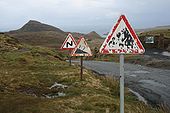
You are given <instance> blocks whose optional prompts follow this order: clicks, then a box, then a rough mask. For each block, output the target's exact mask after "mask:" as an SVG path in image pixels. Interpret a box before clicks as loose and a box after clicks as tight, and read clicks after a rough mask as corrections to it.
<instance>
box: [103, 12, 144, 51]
mask: <svg viewBox="0 0 170 113" xmlns="http://www.w3.org/2000/svg"><path fill="white" fill-rule="evenodd" d="M144 52H145V49H144V47H143V46H142V44H141V42H140V40H139V38H138V37H137V35H136V34H135V32H134V30H133V29H132V27H131V26H130V24H129V22H128V20H127V19H126V17H125V16H124V15H121V16H120V18H119V20H118V22H117V23H116V25H115V26H113V28H112V29H111V31H110V33H109V34H108V36H107V37H106V39H105V41H104V43H103V44H102V46H101V48H100V53H102V54H142V53H144Z"/></svg>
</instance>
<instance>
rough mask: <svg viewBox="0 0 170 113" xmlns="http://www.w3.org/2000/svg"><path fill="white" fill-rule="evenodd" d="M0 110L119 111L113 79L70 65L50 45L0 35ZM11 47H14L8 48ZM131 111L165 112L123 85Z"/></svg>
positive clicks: (29, 112) (3, 112) (46, 112)
mask: <svg viewBox="0 0 170 113" xmlns="http://www.w3.org/2000/svg"><path fill="white" fill-rule="evenodd" d="M0 44H1V48H2V47H3V48H4V49H1V50H0V64H1V66H0V105H1V106H0V112H1V113H78V112H79V113H94V112H96V113H105V111H106V109H108V110H109V111H110V112H116V113H117V112H119V96H118V94H119V86H118V84H119V83H118V82H117V81H116V80H114V81H113V79H109V78H102V77H96V76H94V75H93V74H92V73H91V72H89V71H87V70H84V75H83V81H80V77H79V67H78V66H76V65H74V66H71V67H70V66H69V64H68V63H67V62H65V61H62V60H61V59H60V56H59V53H57V52H56V51H55V50H53V49H48V48H42V47H36V46H34V47H32V46H28V45H24V44H20V43H18V41H17V40H15V39H13V38H10V37H8V36H5V35H0ZM11 48H14V49H11ZM125 95H126V96H125V108H126V111H127V112H130V113H141V112H143V113H144V112H145V113H165V112H163V111H160V110H159V109H158V110H157V109H154V108H151V107H150V106H147V105H144V104H143V103H141V102H139V101H137V99H136V98H135V97H134V96H133V95H132V94H130V92H129V91H128V90H127V89H126V93H125Z"/></svg>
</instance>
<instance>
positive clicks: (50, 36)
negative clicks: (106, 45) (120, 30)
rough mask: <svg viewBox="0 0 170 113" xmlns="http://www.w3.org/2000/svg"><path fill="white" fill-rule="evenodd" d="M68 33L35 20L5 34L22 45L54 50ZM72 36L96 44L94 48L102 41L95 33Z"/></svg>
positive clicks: (73, 33) (75, 33)
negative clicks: (82, 37) (52, 48)
mask: <svg viewBox="0 0 170 113" xmlns="http://www.w3.org/2000/svg"><path fill="white" fill-rule="evenodd" d="M68 33H69V32H64V31H63V30H61V29H59V28H57V27H54V26H51V25H48V24H44V23H41V22H38V21H35V20H30V21H29V22H27V23H26V24H25V25H23V27H21V28H20V29H18V30H13V31H10V32H7V34H8V35H9V36H12V37H15V38H16V39H18V40H19V41H20V42H22V43H26V44H30V45H39V46H46V47H55V48H60V46H61V45H62V43H63V42H64V40H65V38H66V36H67V34H68ZM72 35H73V37H74V38H75V39H76V40H78V38H79V37H80V36H84V37H85V38H86V39H88V41H92V42H93V43H94V42H95V43H94V44H96V46H97V45H99V44H100V43H102V41H103V40H102V39H101V36H100V35H98V34H97V33H96V32H95V31H92V32H90V33H88V34H82V33H77V32H72ZM94 40H95V41H94ZM94 44H93V46H94Z"/></svg>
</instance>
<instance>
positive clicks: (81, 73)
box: [80, 56, 83, 80]
mask: <svg viewBox="0 0 170 113" xmlns="http://www.w3.org/2000/svg"><path fill="white" fill-rule="evenodd" d="M80 76H81V80H83V56H81V71H80Z"/></svg>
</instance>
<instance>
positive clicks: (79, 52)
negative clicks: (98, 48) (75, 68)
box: [71, 37, 92, 56]
mask: <svg viewBox="0 0 170 113" xmlns="http://www.w3.org/2000/svg"><path fill="white" fill-rule="evenodd" d="M71 56H92V52H91V50H90V48H89V46H88V45H87V43H86V41H85V39H84V38H83V37H80V39H79V40H78V43H77V46H76V47H75V48H74V50H73V51H72V53H71Z"/></svg>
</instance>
